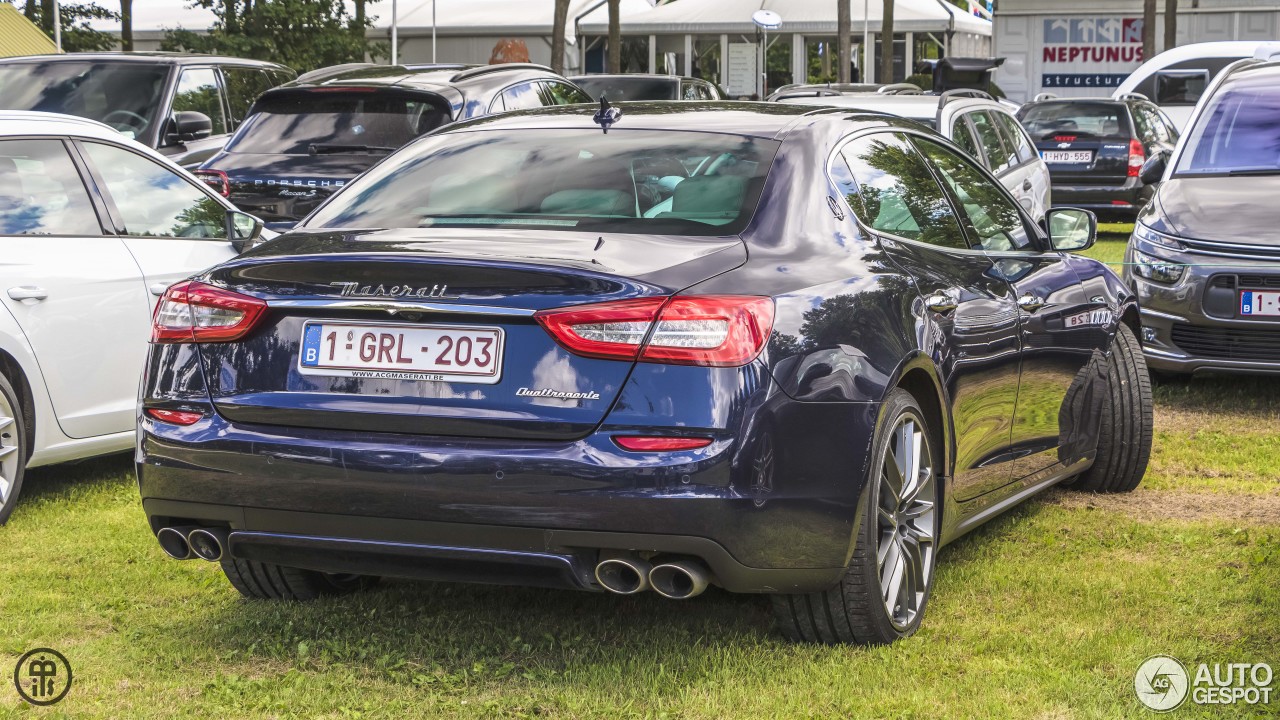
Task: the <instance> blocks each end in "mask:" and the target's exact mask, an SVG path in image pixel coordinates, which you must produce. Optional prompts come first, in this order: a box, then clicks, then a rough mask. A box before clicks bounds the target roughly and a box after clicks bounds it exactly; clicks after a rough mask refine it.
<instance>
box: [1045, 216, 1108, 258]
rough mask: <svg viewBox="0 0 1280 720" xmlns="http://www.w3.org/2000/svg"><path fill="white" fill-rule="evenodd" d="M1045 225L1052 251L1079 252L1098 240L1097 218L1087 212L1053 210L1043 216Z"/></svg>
mask: <svg viewBox="0 0 1280 720" xmlns="http://www.w3.org/2000/svg"><path fill="white" fill-rule="evenodd" d="M1045 224H1046V225H1048V226H1049V242H1050V243H1052V244H1053V249H1054V250H1062V251H1066V252H1079V251H1080V250H1087V249H1088V248H1090V247H1092V246H1093V243H1094V241H1095V240H1097V239H1098V218H1097V216H1096V215H1094V214H1093V213H1091V212H1089V211H1088V210H1080V209H1078V208H1054V209H1053V210H1050V211H1049V212H1048V213H1046V214H1045Z"/></svg>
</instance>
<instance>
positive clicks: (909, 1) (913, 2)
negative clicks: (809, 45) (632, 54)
mask: <svg viewBox="0 0 1280 720" xmlns="http://www.w3.org/2000/svg"><path fill="white" fill-rule="evenodd" d="M863 5H864V3H861V2H858V0H851V2H850V6H851V7H850V14H851V15H852V18H853V27H854V32H860V31H861V29H862V23H863V12H862V9H863ZM866 5H867V13H866V15H867V20H868V21H869V22H870V29H871V31H872V32H879V31H880V21H881V17H882V11H883V8H884V3H883V2H882V0H870V1H869V2H867V3H866ZM757 10H772V11H774V12H776V13H778V14H779V15H781V16H782V31H783V32H796V33H806V34H819V33H821V34H834V33H835V31H836V3H835V2H833V0H679V1H678V2H673V3H669V4H667V5H659V6H657V7H654V8H636V7H634V6H633V7H631V8H629V9H628V10H624V11H623V13H622V32H623V33H625V34H629V35H630V34H636V35H641V34H654V35H658V34H664V33H676V34H684V33H706V34H715V33H754V32H755V25H754V24H752V22H751V14H752V13H754V12H755V11H757ZM607 22H608V15H607V13H601V12H599V11H596V12H592V13H591V14H590V15H588V16H587V17H585V18H583V20H582V21H581V22H580V23H579V25H578V29H579V31H580V32H581V33H582V34H584V35H601V34H604V33H607V32H608V26H607V24H606V23H607ZM893 29H894V31H895V32H946V31H949V30H957V31H961V32H971V33H976V34H985V35H987V36H988V37H989V36H990V35H991V23H990V21H987V20H983V19H981V18H977V17H973V16H970V15H968V14H967V13H965V11H963V10H961V9H960V8H958V7H956V6H954V5H951V4H950V3H946V2H943V1H942V0H895V2H894V10H893Z"/></svg>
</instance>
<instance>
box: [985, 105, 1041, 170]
mask: <svg viewBox="0 0 1280 720" xmlns="http://www.w3.org/2000/svg"><path fill="white" fill-rule="evenodd" d="M991 117H994V118H995V119H996V122H998V123H1000V127H1001V128H1002V129H1003V130H1004V137H1005V140H1008V141H1009V144H1010V146H1011V147H1013V148H1014V152H1016V153H1017V154H1018V163H1019V164H1022V163H1025V162H1031V161H1032V160H1034V159H1035V158H1037V157H1039V154H1038V153H1036V149H1035V147H1033V146H1032V145H1031V138H1028V137H1027V131H1026V130H1023V129H1022V125H1020V124H1018V121H1017V120H1015V119H1014V118H1013V116H1012V115H1007V114H1005V113H1002V112H997V111H995V110H992V111H991Z"/></svg>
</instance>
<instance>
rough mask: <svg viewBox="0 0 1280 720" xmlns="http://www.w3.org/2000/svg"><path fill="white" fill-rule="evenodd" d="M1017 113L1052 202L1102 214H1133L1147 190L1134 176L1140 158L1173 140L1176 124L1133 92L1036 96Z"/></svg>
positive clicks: (1119, 217)
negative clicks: (1049, 182) (1045, 169)
mask: <svg viewBox="0 0 1280 720" xmlns="http://www.w3.org/2000/svg"><path fill="white" fill-rule="evenodd" d="M1018 119H1019V120H1020V121H1021V122H1022V125H1023V127H1025V128H1026V129H1027V132H1028V133H1030V134H1031V138H1032V139H1033V140H1034V141H1035V143H1036V148H1037V149H1038V150H1039V151H1040V156H1041V157H1042V158H1044V161H1045V164H1046V165H1048V166H1049V175H1050V177H1051V178H1052V179H1053V201H1054V204H1055V205H1065V206H1070V207H1079V208H1087V209H1089V210H1092V211H1093V212H1094V213H1095V214H1097V215H1098V217H1099V218H1100V219H1106V220H1122V221H1132V220H1133V219H1134V218H1135V217H1137V215H1138V212H1139V211H1141V210H1142V206H1143V205H1146V204H1147V201H1148V200H1150V199H1151V194H1152V192H1153V188H1152V187H1151V186H1149V185H1147V184H1146V183H1143V182H1142V179H1141V178H1140V177H1139V173H1140V171H1141V169H1142V164H1143V163H1145V162H1146V161H1147V158H1150V157H1153V156H1155V155H1158V154H1159V153H1162V152H1170V151H1172V150H1173V146H1174V145H1175V144H1176V143H1177V141H1178V129H1177V126H1175V125H1174V124H1173V122H1172V121H1170V120H1169V119H1168V118H1167V117H1165V115H1164V113H1162V112H1161V111H1160V108H1159V107H1157V106H1156V105H1155V104H1153V103H1152V102H1150V101H1149V100H1147V98H1146V97H1144V96H1142V95H1137V94H1133V95H1126V96H1125V97H1124V98H1123V99H1120V100H1112V99H1110V98H1105V99H1104V98H1050V99H1045V100H1036V101H1035V102H1030V103H1027V104H1026V105H1023V106H1022V109H1021V110H1019V111H1018Z"/></svg>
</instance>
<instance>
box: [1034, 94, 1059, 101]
mask: <svg viewBox="0 0 1280 720" xmlns="http://www.w3.org/2000/svg"><path fill="white" fill-rule="evenodd" d="M1057 99H1058V96H1057V95H1055V94H1053V93H1051V92H1042V93H1040V94H1039V95H1036V96H1035V97H1034V98H1031V102H1043V101H1045V100H1057Z"/></svg>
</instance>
